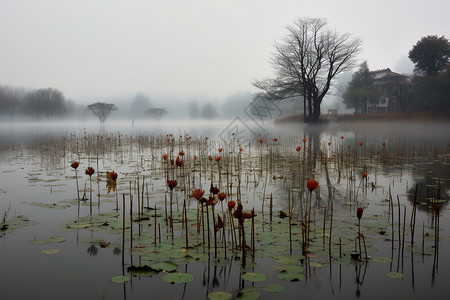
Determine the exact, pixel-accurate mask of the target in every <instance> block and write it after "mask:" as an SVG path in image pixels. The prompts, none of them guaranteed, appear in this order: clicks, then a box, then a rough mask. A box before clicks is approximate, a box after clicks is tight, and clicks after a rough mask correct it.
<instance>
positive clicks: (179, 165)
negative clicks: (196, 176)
mask: <svg viewBox="0 0 450 300" xmlns="http://www.w3.org/2000/svg"><path fill="white" fill-rule="evenodd" d="M175 164H176V165H177V167H182V166H183V161H182V160H181V159H180V157H179V156H177V159H176V161H175Z"/></svg>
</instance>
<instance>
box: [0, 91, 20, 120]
mask: <svg viewBox="0 0 450 300" xmlns="http://www.w3.org/2000/svg"><path fill="white" fill-rule="evenodd" d="M24 97H25V89H24V88H17V87H12V86H6V85H5V86H1V85H0V116H1V115H8V116H9V117H10V119H13V117H14V115H15V113H16V112H17V111H18V110H19V109H20V106H21V104H22V101H23V99H24Z"/></svg>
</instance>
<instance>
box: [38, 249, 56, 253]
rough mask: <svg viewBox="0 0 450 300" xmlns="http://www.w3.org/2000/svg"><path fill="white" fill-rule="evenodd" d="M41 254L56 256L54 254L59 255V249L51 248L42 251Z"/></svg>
mask: <svg viewBox="0 0 450 300" xmlns="http://www.w3.org/2000/svg"><path fill="white" fill-rule="evenodd" d="M41 253H44V254H56V253H59V249H54V248H52V249H47V250H42V251H41Z"/></svg>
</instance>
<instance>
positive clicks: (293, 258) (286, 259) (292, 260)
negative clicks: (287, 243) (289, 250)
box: [273, 254, 305, 265]
mask: <svg viewBox="0 0 450 300" xmlns="http://www.w3.org/2000/svg"><path fill="white" fill-rule="evenodd" d="M303 258H305V257H304V256H303V255H300V254H293V255H280V256H275V257H274V258H273V260H274V261H275V262H277V263H279V264H286V265H290V264H291V265H292V264H296V263H298V261H299V260H300V259H303Z"/></svg>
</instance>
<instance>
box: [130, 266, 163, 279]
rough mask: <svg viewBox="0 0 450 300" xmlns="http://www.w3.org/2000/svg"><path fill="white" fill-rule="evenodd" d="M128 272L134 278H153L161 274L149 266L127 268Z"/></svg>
mask: <svg viewBox="0 0 450 300" xmlns="http://www.w3.org/2000/svg"><path fill="white" fill-rule="evenodd" d="M127 271H128V273H130V274H131V275H133V276H146V277H151V276H153V275H156V274H158V273H159V272H158V271H157V270H154V269H152V268H151V267H149V266H147V265H144V266H130V267H128V268H127Z"/></svg>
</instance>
